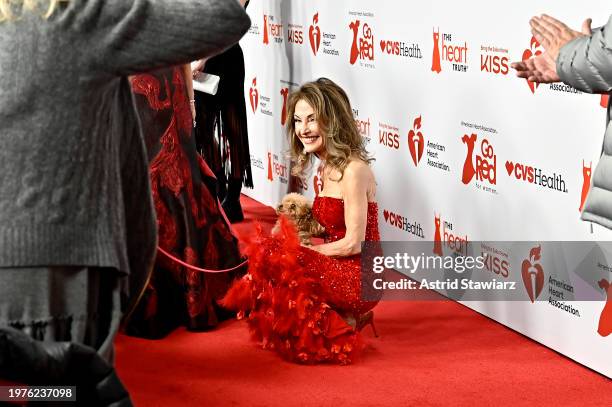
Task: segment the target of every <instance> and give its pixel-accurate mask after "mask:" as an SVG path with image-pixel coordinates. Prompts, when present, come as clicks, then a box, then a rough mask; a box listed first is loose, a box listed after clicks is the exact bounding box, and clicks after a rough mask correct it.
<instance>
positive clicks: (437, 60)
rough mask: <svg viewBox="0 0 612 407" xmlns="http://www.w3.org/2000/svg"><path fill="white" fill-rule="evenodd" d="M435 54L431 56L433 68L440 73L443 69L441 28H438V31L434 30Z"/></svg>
mask: <svg viewBox="0 0 612 407" xmlns="http://www.w3.org/2000/svg"><path fill="white" fill-rule="evenodd" d="M433 43H434V46H433V55H432V58H431V70H432V71H433V72H436V73H440V72H441V71H442V67H441V66H440V46H439V43H440V29H439V28H438V32H435V31H434V32H433Z"/></svg>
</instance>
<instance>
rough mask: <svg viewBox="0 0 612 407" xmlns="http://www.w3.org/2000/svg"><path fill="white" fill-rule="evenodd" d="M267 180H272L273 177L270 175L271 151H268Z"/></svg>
mask: <svg viewBox="0 0 612 407" xmlns="http://www.w3.org/2000/svg"><path fill="white" fill-rule="evenodd" d="M268 180H270V181H273V180H274V177H272V153H270V152H268Z"/></svg>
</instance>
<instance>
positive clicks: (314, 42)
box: [308, 13, 321, 56]
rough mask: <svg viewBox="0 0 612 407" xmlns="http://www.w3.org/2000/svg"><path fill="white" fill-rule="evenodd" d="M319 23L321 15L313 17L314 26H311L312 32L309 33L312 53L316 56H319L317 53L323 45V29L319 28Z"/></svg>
mask: <svg viewBox="0 0 612 407" xmlns="http://www.w3.org/2000/svg"><path fill="white" fill-rule="evenodd" d="M318 23H319V13H317V14H315V15H314V17H312V25H311V26H310V30H309V31H308V34H309V37H310V49H312V53H313V54H314V56H317V52H318V51H319V45H321V29H320V28H319V26H318Z"/></svg>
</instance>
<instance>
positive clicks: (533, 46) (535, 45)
mask: <svg viewBox="0 0 612 407" xmlns="http://www.w3.org/2000/svg"><path fill="white" fill-rule="evenodd" d="M539 47H540V43H539V42H538V40H536V39H535V37H531V42H530V44H529V48H528V49H526V50H525V51H523V61H526V60H528V59H529V58H531V57H537V56H538V55H541V54H542V51H541V50H540V48H539ZM525 80H526V81H527V85H528V86H529V89H531V93H535V90H536V89H537V88H538V86H539V85H540V84H539V83H535V82H531V81H528V80H527V79H525Z"/></svg>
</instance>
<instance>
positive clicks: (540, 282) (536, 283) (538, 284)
mask: <svg viewBox="0 0 612 407" xmlns="http://www.w3.org/2000/svg"><path fill="white" fill-rule="evenodd" d="M541 250H542V247H541V246H538V247H534V248H533V249H531V250H530V251H529V258H528V259H525V260H523V263H522V264H521V274H522V277H523V284H524V285H525V290H527V295H529V299H530V300H531V302H532V303H533V302H535V300H536V299H537V298H538V297H539V295H540V293H541V292H542V289H543V288H544V270H543V269H542V265H541V264H540V259H541Z"/></svg>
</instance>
